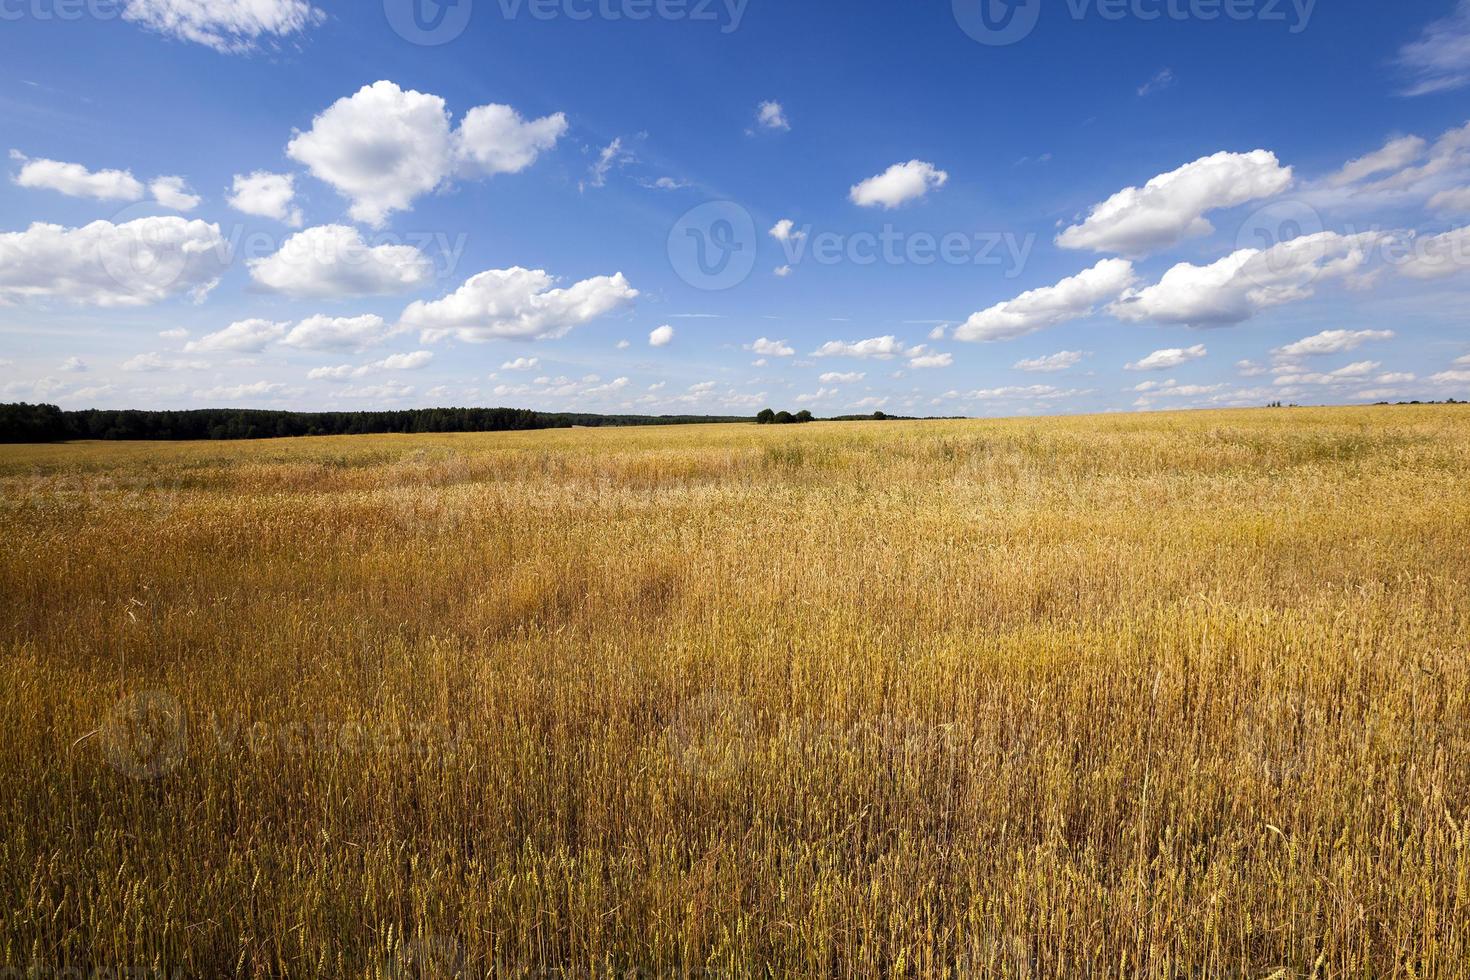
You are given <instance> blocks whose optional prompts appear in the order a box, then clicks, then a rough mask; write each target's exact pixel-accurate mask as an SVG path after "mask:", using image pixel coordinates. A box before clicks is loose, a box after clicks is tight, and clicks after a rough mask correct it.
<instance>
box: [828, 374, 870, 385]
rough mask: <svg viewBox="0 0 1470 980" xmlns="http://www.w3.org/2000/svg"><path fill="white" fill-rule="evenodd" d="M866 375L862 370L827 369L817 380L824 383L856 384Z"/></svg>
mask: <svg viewBox="0 0 1470 980" xmlns="http://www.w3.org/2000/svg"><path fill="white" fill-rule="evenodd" d="M867 376H868V375H867V373H866V372H864V371H828V372H827V373H826V374H824V375H822V376H821V378H819V379H818V380H820V381H821V382H822V384H824V385H850V384H857V383H858V382H859V381H861V380H863V379H864V378H866V377H867Z"/></svg>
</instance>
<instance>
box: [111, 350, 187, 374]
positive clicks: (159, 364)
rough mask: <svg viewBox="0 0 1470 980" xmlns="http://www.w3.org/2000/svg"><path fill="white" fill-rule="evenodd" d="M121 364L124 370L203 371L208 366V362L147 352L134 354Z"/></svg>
mask: <svg viewBox="0 0 1470 980" xmlns="http://www.w3.org/2000/svg"><path fill="white" fill-rule="evenodd" d="M121 366H122V369H123V370H124V371H203V370H204V369H205V368H207V367H209V362H208V361H190V360H185V359H184V358H178V357H164V356H163V355H162V354H158V353H148V354H136V355H134V356H133V357H130V358H128V359H127V360H126V361H123V362H122V365H121Z"/></svg>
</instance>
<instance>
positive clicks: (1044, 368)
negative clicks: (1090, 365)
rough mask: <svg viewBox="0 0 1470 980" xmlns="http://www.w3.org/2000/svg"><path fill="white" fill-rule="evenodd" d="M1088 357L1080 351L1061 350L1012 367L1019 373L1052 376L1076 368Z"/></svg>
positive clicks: (1029, 359)
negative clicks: (1025, 372)
mask: <svg viewBox="0 0 1470 980" xmlns="http://www.w3.org/2000/svg"><path fill="white" fill-rule="evenodd" d="M1086 356H1087V354H1086V353H1084V352H1083V351H1080V350H1061V351H1057V352H1056V353H1055V354H1047V355H1045V356H1043V357H1031V358H1027V359H1026V360H1022V361H1017V362H1016V363H1015V364H1014V365H1012V367H1014V368H1015V369H1016V370H1017V371H1028V372H1031V373H1034V374H1052V373H1055V372H1057V371H1066V370H1069V369H1071V368H1074V367H1076V366H1077V365H1078V364H1080V363H1082V359H1083V358H1084V357H1086Z"/></svg>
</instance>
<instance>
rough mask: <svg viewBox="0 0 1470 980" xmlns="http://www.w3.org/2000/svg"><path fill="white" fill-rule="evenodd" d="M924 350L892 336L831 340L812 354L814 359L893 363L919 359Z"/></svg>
mask: <svg viewBox="0 0 1470 980" xmlns="http://www.w3.org/2000/svg"><path fill="white" fill-rule="evenodd" d="M923 353H924V348H923V347H922V346H920V347H909V346H908V345H906V344H904V343H903V342H901V341H900V340H899V339H898V338H897V337H894V336H892V335H889V336H885V337H869V338H868V339H867V340H853V341H847V340H829V341H827V342H826V343H825V344H823V345H822V346H821V347H818V348H817V349H816V350H815V351H813V352H812V356H814V357H856V358H859V359H862V360H876V361H891V360H893V359H894V358H895V357H918V356H921V355H922V354H923Z"/></svg>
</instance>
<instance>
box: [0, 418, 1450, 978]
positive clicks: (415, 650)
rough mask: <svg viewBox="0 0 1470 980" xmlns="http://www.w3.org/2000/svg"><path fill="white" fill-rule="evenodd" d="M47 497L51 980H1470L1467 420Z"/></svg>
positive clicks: (889, 434)
mask: <svg viewBox="0 0 1470 980" xmlns="http://www.w3.org/2000/svg"><path fill="white" fill-rule="evenodd" d="M0 490H3V508H0V542H3V546H0V617H3V619H0V622H3V633H0V753H3V756H0V820H3V827H4V834H3V837H0V967H4V968H8V969H9V970H10V971H11V973H10V974H9V975H28V974H27V972H26V971H30V970H34V971H35V972H36V973H37V975H40V976H55V975H58V971H63V970H70V971H73V973H71V974H68V975H91V974H94V973H95V974H98V975H106V976H118V975H126V976H142V975H152V973H151V972H150V971H153V972H156V973H157V974H158V975H166V976H170V977H174V976H179V977H193V976H199V977H217V976H228V975H240V976H251V977H260V976H293V977H312V976H352V977H405V976H447V975H462V976H481V975H494V976H522V977H553V976H554V977H574V978H601V977H609V978H611V977H626V976H638V977H703V976H724V977H744V976H774V977H846V976H863V977H877V976H894V977H946V976H948V977H981V976H985V977H989V976H997V977H999V976H1005V977H1036V978H1046V977H1068V978H1075V977H1157V978H1164V977H1169V978H1173V977H1181V978H1182V977H1245V978H1264V977H1267V976H1275V977H1282V978H1284V977H1317V978H1322V980H1327V978H1337V977H1343V978H1346V977H1364V978H1366V977H1374V978H1376V977H1405V978H1408V977H1415V978H1443V980H1449V978H1462V977H1465V976H1467V975H1470V739H1467V734H1470V732H1467V728H1466V724H1467V720H1470V657H1467V653H1470V411H1467V410H1465V409H1460V408H1453V407H1445V408H1429V407H1426V408H1396V409H1355V410H1322V411H1317V410H1311V411H1306V410H1303V411H1279V412H1239V413H1202V414H1188V415H1150V416H1130V417H1110V418H1090V419H1073V420H1048V421H1041V420H1018V421H1006V422H948V423H914V424H907V423H905V424H883V425H816V426H810V427H803V428H788V427H781V428H756V427H745V426H739V427H709V428H681V429H659V430H615V431H574V432H556V433H524V434H499V435H464V436H423V437H357V438H343V439H320V440H299V441H284V442H265V443H252V444H210V445H201V444H185V445H67V446H54V447H35V448H19V447H7V448H4V449H3V450H0ZM107 971H111V972H107Z"/></svg>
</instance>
